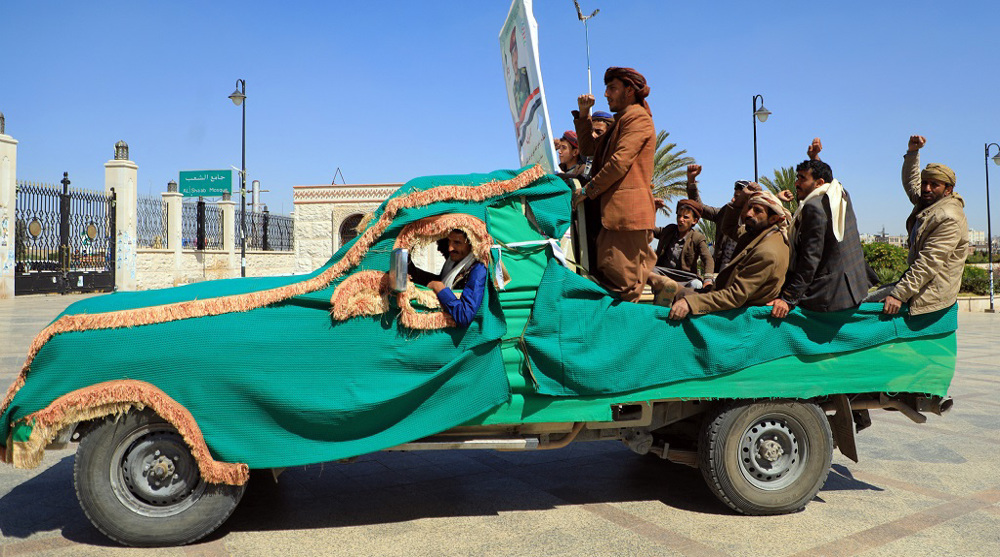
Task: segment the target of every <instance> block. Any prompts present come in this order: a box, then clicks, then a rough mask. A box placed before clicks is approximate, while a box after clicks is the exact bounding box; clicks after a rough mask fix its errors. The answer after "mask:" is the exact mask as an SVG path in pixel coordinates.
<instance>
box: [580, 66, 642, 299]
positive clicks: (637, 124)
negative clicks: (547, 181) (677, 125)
mask: <svg viewBox="0 0 1000 557" xmlns="http://www.w3.org/2000/svg"><path fill="white" fill-rule="evenodd" d="M604 84H605V86H606V90H605V93H604V96H605V97H606V98H607V100H608V108H610V109H611V111H612V112H614V113H615V117H614V118H615V120H614V123H613V124H612V125H611V127H610V128H609V129H608V131H607V132H605V133H604V134H603V135H601V136H599V137H597V138H596V139H595V138H594V135H593V121H592V118H591V115H590V108H591V107H592V106H594V97H593V95H581V96H580V97H579V99H578V105H579V108H580V110H579V112H578V113H576V114H574V117H575V119H574V124H575V125H576V133H577V138H578V139H579V141H580V154H581V155H583V156H585V157H594V159H593V160H594V164H593V168H592V170H591V176H592V179H591V180H590V183H589V184H587V186H586V188H584V189H583V191H582V192H581V193H580V194H579V195H578V196H577V197H576V199H574V207H579V206H580V205H581V204H582V203H583V201H584V200H585V199H594V200H598V199H599V200H600V206H601V230H600V232H599V233H598V235H597V246H596V247H597V249H596V258H595V259H596V267H597V269H596V271H597V272H596V273H595V275H596V276H597V278H598V279H599V280H600V281H601V284H602V285H604V286H605V287H606V288H608V289H609V290H611V291H612V292H613V293H615V294H617V295H618V296H620V297H621V299H622V300H625V301H627V302H634V301H637V300H638V299H639V296H640V295H641V294H642V289H643V287H644V286H645V284H646V277H647V276H648V275H649V272H650V270H651V269H652V267H653V264H654V262H655V259H656V255H655V254H654V253H653V250H652V248H650V246H649V243H650V242H651V241H652V239H653V228H654V227H655V226H656V215H655V209H654V206H653V193H652V189H651V188H650V184H652V182H653V156H654V154H655V151H656V128H655V127H654V126H653V118H652V115H651V113H650V109H649V104H648V103H646V97H647V96H648V95H649V85H648V84H647V83H646V78H645V77H643V76H642V74H640V73H639V72H637V71H635V70H633V69H631V68H608V71H607V72H605V74H604Z"/></svg>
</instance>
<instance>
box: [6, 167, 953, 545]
mask: <svg viewBox="0 0 1000 557" xmlns="http://www.w3.org/2000/svg"><path fill="white" fill-rule="evenodd" d="M571 196H572V189H571V186H570V185H569V184H568V183H567V182H566V181H564V180H563V179H561V178H559V177H556V176H552V175H544V174H543V173H542V171H541V170H540V169H539V168H537V167H530V168H524V169H521V170H519V171H496V172H492V173H489V174H471V175H452V176H430V177H423V178H417V179H415V180H412V181H410V182H408V183H407V184H406V185H404V186H403V187H402V188H400V189H399V191H397V192H396V193H395V194H394V195H393V196H392V197H390V198H389V199H388V200H386V202H384V203H383V204H382V205H381V206H380V207H379V208H378V209H377V210H376V211H375V212H374V213H373V214H372V215H371V216H370V218H369V219H367V221H365V222H363V223H362V225H361V226H360V227H359V231H360V233H359V235H358V236H357V237H356V238H355V239H354V240H352V241H351V242H349V243H348V244H346V245H345V246H343V247H342V248H341V249H340V250H339V251H337V253H335V254H334V255H333V256H332V257H331V259H330V260H329V261H328V262H327V263H326V264H325V265H324V266H322V267H321V268H319V269H317V270H316V271H314V272H313V273H310V274H307V275H299V276H291V277H288V276H285V277H260V278H240V279H227V280H218V281H208V282H202V283H197V284H192V285H187V286H182V287H177V288H170V289H164V290H156V291H145V292H117V293H113V294H108V295H105V296H100V297H95V298H91V299H87V300H83V301H80V302H77V303H75V304H73V305H71V306H69V308H67V310H66V311H65V312H64V313H63V314H62V315H60V316H59V317H57V318H56V319H55V320H54V321H53V322H52V323H51V324H50V325H48V326H47V327H46V328H45V329H44V330H42V331H41V332H40V333H39V334H38V336H37V337H36V339H35V340H34V342H33V344H32V345H31V348H30V351H29V354H28V357H27V361H26V362H25V364H24V366H23V368H22V370H21V372H20V374H19V376H18V378H17V379H16V381H15V382H14V384H13V385H11V386H10V388H9V389H8V391H7V393H6V396H5V397H4V399H3V402H2V405H0V441H2V451H0V457H2V460H4V461H5V462H7V463H12V464H13V465H15V466H18V467H32V466H36V465H37V464H38V463H39V462H40V461H41V459H42V455H43V453H44V450H45V449H46V447H49V448H53V447H63V446H65V444H66V443H71V442H78V443H79V446H78V449H77V452H76V461H75V466H74V481H75V484H76V491H77V494H78V498H79V500H80V503H81V506H82V507H83V510H84V512H85V513H86V515H87V516H88V517H89V518H90V520H91V522H92V523H93V524H94V526H95V527H96V528H98V529H99V530H100V531H101V532H103V533H104V534H105V535H107V536H108V537H109V538H111V539H112V540H115V541H117V542H119V543H122V544H126V545H135V546H157V545H179V544H185V543H190V542H193V541H195V540H197V539H199V538H201V537H203V536H205V535H206V534H208V533H209V532H211V531H213V530H214V529H216V528H217V527H218V526H219V525H220V524H222V522H224V521H225V520H226V518H227V517H228V516H229V515H230V513H231V512H232V511H233V509H234V508H235V506H236V505H237V503H238V502H239V500H240V497H241V496H242V494H243V491H244V489H245V486H246V483H247V481H248V479H249V472H250V470H251V469H274V470H280V469H283V468H286V467H291V466H300V465H306V464H313V463H320V462H331V461H348V460H350V459H351V458H352V457H356V456H358V455H363V454H368V453H372V452H376V451H383V450H387V451H418V450H465V449H493V450H519V451H541V450H554V449H559V448H561V447H565V446H566V445H567V444H569V443H576V442H584V441H618V442H622V443H624V444H625V445H627V446H628V447H629V448H630V449H631V450H632V451H634V452H636V453H638V454H642V455H653V457H654V458H656V457H658V458H662V459H666V460H669V461H673V462H678V463H683V464H686V465H689V466H693V467H697V468H700V469H701V471H702V473H703V475H704V478H705V480H706V482H707V484H708V487H709V489H710V490H711V491H712V492H713V493H714V494H715V495H716V496H718V498H719V499H720V501H721V502H722V503H724V504H725V505H728V506H729V507H731V508H732V509H734V510H736V511H738V512H740V513H745V514H752V515H766V514H780V513H788V512H795V511H798V510H801V509H803V508H804V507H805V505H806V504H807V503H808V502H809V501H810V500H811V499H812V498H813V497H814V496H815V495H816V493H817V492H818V490H819V489H820V488H821V487H822V485H823V483H824V482H825V480H826V477H827V474H828V472H829V469H830V466H831V461H832V458H833V450H834V448H835V447H836V448H839V450H840V451H841V452H842V453H843V454H845V455H846V456H848V457H849V458H851V459H854V460H855V461H856V460H857V458H858V455H857V454H856V453H857V451H856V448H855V438H854V435H855V433H856V431H857V430H859V429H862V428H863V427H866V426H867V425H869V424H870V419H869V410H873V409H885V410H891V411H897V412H901V413H903V414H904V415H906V416H908V417H909V418H911V419H913V420H914V421H917V422H922V421H924V420H925V419H926V418H925V413H928V412H929V413H935V414H940V413H942V412H944V411H945V410H947V409H948V407H949V406H950V405H951V400H950V399H948V398H947V390H948V386H949V384H950V381H951V378H952V376H953V374H954V371H955V356H956V336H955V330H956V328H957V315H956V309H955V308H954V307H953V308H950V309H948V310H944V311H941V312H937V313H935V314H930V315H921V316H909V315H908V314H907V313H906V312H905V311H904V312H903V313H902V314H901V315H900V316H896V317H888V316H884V315H882V314H881V313H880V311H879V309H880V306H876V305H872V306H871V307H869V306H868V305H862V306H861V307H860V308H858V309H857V310H853V311H847V312H838V313H827V314H812V313H808V312H803V311H801V310H794V311H793V312H792V313H791V314H790V315H789V317H788V318H786V319H785V320H783V321H781V322H777V321H774V320H772V319H771V318H770V317H769V312H768V311H767V309H768V308H759V307H750V308H743V309H738V310H732V311H728V312H722V313H718V314H709V315H704V316H698V317H693V318H690V319H687V320H684V321H681V322H674V321H670V320H668V319H667V315H668V313H669V308H665V307H660V306H657V305H652V304H642V303H639V304H635V303H624V302H622V301H620V300H618V299H616V298H615V297H613V296H612V295H610V294H609V293H608V292H607V291H606V290H605V289H603V288H602V287H601V286H600V285H598V284H596V283H595V282H593V281H592V280H590V279H589V278H588V277H587V276H583V275H581V273H579V269H578V268H577V267H576V266H575V265H574V264H573V263H572V261H569V260H567V258H566V256H565V255H564V254H563V252H562V249H561V246H560V242H559V240H560V239H561V238H562V237H563V235H564V233H565V232H566V230H567V229H568V228H569V226H570V224H571V219H572V214H573V213H572V211H571V209H570V199H571ZM453 229H460V230H463V231H465V232H466V234H467V236H468V237H469V239H470V240H471V243H472V247H473V253H474V254H475V255H476V258H477V259H478V260H480V261H483V262H484V263H486V264H487V267H488V269H489V276H490V280H489V281H488V282H489V284H488V286H487V289H486V295H485V297H484V301H483V304H482V306H481V307H480V309H479V312H478V313H477V315H476V317H475V319H474V320H473V322H472V323H471V324H470V325H469V326H468V327H457V326H455V323H454V321H452V320H451V319H450V317H449V316H448V315H447V314H446V313H444V312H442V310H441V308H440V306H439V305H438V302H437V300H436V298H435V297H434V295H433V292H431V291H429V290H427V289H425V288H423V287H419V286H415V285H414V284H413V283H412V281H408V280H407V275H406V269H407V262H408V261H407V260H408V253H409V252H411V251H412V250H419V249H423V248H424V247H426V246H433V245H434V243H435V242H436V241H437V240H438V239H440V238H443V237H445V236H447V234H448V233H449V232H450V231H452V230H453ZM576 240H577V241H578V243H580V244H582V242H580V240H581V239H580V238H577V239H576ZM570 259H572V258H570ZM236 340H238V341H239V342H234V341H236ZM344 465H349V464H344Z"/></svg>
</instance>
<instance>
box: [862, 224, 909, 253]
mask: <svg viewBox="0 0 1000 557" xmlns="http://www.w3.org/2000/svg"><path fill="white" fill-rule="evenodd" d="M861 243H862V244H889V245H893V246H898V247H901V248H905V247H906V236H890V235H888V234H886V233H885V227H882V232H879V233H878V234H862V235H861Z"/></svg>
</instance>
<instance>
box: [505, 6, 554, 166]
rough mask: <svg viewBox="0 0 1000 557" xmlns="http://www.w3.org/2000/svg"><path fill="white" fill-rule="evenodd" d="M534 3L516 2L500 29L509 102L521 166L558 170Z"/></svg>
mask: <svg viewBox="0 0 1000 557" xmlns="http://www.w3.org/2000/svg"><path fill="white" fill-rule="evenodd" d="M531 1H532V0H514V1H513V3H511V5H510V12H509V13H508V14H507V21H506V22H504V24H503V28H502V29H501V30H500V39H499V40H500V51H501V59H502V61H503V75H504V83H505V84H506V85H507V100H508V102H509V104H510V114H511V116H512V118H513V120H514V136H515V138H516V139H517V153H518V155H519V156H520V162H521V166H527V165H533V164H540V165H542V168H543V169H545V172H549V173H551V172H555V171H556V168H557V167H556V161H558V160H559V159H558V158H557V156H556V149H555V146H554V145H553V144H552V126H551V125H550V124H549V111H548V107H547V106H546V104H545V88H544V87H542V70H541V68H540V67H539V65H538V23H537V22H535V16H534V15H533V14H532V13H531Z"/></svg>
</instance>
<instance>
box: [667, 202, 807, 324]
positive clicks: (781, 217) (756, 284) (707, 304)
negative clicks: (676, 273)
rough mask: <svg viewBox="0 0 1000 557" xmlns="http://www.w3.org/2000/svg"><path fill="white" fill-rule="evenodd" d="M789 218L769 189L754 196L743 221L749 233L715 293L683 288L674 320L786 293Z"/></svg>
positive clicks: (761, 302) (672, 315) (672, 312)
mask: <svg viewBox="0 0 1000 557" xmlns="http://www.w3.org/2000/svg"><path fill="white" fill-rule="evenodd" d="M789 217H790V215H789V214H788V210H787V209H785V207H784V206H783V205H782V204H781V201H780V200H779V199H778V198H777V197H775V196H774V194H772V193H771V192H769V191H758V192H754V193H753V194H751V195H750V197H749V199H747V202H746V205H744V207H743V211H742V213H741V219H742V222H743V228H744V230H745V232H744V233H743V235H742V236H740V238H739V240H738V241H737V242H736V255H734V256H733V258H732V260H731V261H730V262H729V264H728V265H726V267H725V268H724V269H722V271H721V272H720V273H719V275H718V276H717V277H716V279H715V285H714V287H713V288H712V290H711V291H710V292H698V293H693V292H690V291H687V290H682V291H681V292H680V293H678V294H677V299H676V300H674V303H673V305H672V306H671V307H670V319H673V320H678V319H684V318H685V317H687V316H688V315H689V314H695V315H700V314H705V313H711V312H714V311H724V310H727V309H734V308H738V307H743V306H762V305H764V304H766V303H767V302H768V301H769V300H772V299H774V297H775V296H777V295H778V292H781V285H782V284H783V283H784V280H785V272H786V271H787V270H788V244H787V243H786V240H785V234H784V232H785V229H786V226H787V224H788V219H789Z"/></svg>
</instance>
